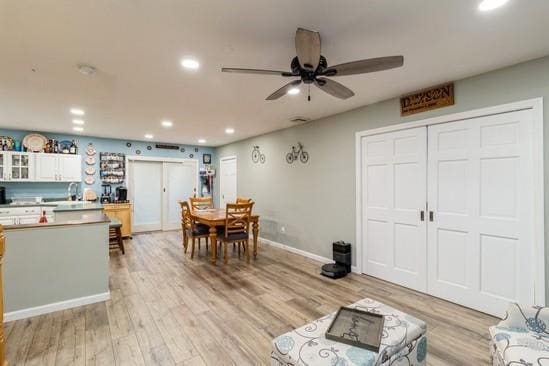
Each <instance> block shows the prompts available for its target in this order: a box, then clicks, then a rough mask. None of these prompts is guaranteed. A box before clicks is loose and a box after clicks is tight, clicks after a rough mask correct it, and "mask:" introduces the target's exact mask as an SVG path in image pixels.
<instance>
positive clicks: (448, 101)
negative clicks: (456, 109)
mask: <svg viewBox="0 0 549 366" xmlns="http://www.w3.org/2000/svg"><path fill="white" fill-rule="evenodd" d="M449 105H454V83H448V84H444V85H439V86H435V87H433V88H429V89H425V90H421V91H418V92H416V93H413V94H410V95H407V96H404V97H401V98H400V115H401V116H409V115H411V114H415V113H421V112H426V111H430V110H432V109H437V108H442V107H447V106H449Z"/></svg>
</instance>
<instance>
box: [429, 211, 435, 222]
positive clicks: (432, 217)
mask: <svg viewBox="0 0 549 366" xmlns="http://www.w3.org/2000/svg"><path fill="white" fill-rule="evenodd" d="M433 220H434V213H433V211H429V221H431V222H433Z"/></svg>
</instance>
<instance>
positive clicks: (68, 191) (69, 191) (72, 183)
mask: <svg viewBox="0 0 549 366" xmlns="http://www.w3.org/2000/svg"><path fill="white" fill-rule="evenodd" d="M72 187H76V191H75V192H74V193H75V194H74V195H75V197H76V199H75V201H77V200H78V183H76V182H70V183H69V188H68V189H67V195H68V198H69V201H72V196H73V195H72Z"/></svg>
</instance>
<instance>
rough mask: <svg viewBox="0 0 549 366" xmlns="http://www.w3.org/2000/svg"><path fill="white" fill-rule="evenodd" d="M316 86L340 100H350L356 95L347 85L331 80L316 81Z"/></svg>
mask: <svg viewBox="0 0 549 366" xmlns="http://www.w3.org/2000/svg"><path fill="white" fill-rule="evenodd" d="M315 85H316V86H318V87H319V88H320V89H321V90H323V91H325V92H326V93H328V94H330V95H332V96H334V97H336V98H339V99H348V98H350V97H352V96H353V95H355V93H354V92H353V91H352V90H351V89H349V88H347V87H346V86H345V85H342V84H340V83H338V82H337V81H333V80H330V79H326V78H317V79H316V80H315Z"/></svg>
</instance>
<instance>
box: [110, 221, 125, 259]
mask: <svg viewBox="0 0 549 366" xmlns="http://www.w3.org/2000/svg"><path fill="white" fill-rule="evenodd" d="M109 249H120V250H121V251H122V254H125V251H124V241H123V240H122V223H121V222H120V220H118V219H117V218H112V219H111V222H110V224H109Z"/></svg>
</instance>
